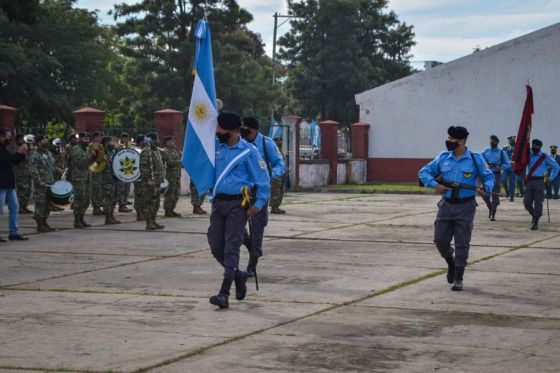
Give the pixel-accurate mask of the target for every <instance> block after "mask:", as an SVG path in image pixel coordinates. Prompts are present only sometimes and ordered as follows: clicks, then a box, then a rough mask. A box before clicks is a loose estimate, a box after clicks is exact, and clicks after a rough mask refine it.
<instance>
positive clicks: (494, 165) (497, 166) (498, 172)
mask: <svg viewBox="0 0 560 373" xmlns="http://www.w3.org/2000/svg"><path fill="white" fill-rule="evenodd" d="M499 143H500V139H499V138H498V136H496V135H492V136H490V147H489V148H486V149H484V151H483V152H482V157H483V158H484V160H485V161H486V163H487V164H488V166H489V167H490V171H492V172H493V173H494V179H495V183H494V189H492V192H493V193H492V194H490V195H488V194H487V195H485V196H484V202H486V206H488V218H489V219H490V220H491V221H495V220H496V211H497V210H498V205H499V204H500V188H501V186H500V181H501V180H502V171H506V170H508V169H510V168H511V163H510V161H509V158H508V156H507V154H506V152H505V151H503V150H502V149H500V148H498V144H499Z"/></svg>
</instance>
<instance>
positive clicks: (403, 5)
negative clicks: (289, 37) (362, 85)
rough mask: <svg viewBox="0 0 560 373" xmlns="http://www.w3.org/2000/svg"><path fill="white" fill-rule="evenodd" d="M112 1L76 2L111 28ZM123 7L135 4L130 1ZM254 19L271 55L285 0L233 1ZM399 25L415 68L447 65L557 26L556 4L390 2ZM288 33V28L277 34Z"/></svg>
mask: <svg viewBox="0 0 560 373" xmlns="http://www.w3.org/2000/svg"><path fill="white" fill-rule="evenodd" d="M120 2H122V1H115V0H78V6H80V7H85V8H88V9H92V10H94V9H98V10H99V11H100V18H101V19H102V21H103V22H104V23H114V21H113V19H112V18H111V17H109V16H107V14H106V13H107V11H108V10H109V9H111V8H112V7H113V4H116V3H120ZM125 2H128V3H134V2H136V1H134V0H126V1H125ZM237 2H238V3H239V4H240V5H241V6H242V7H244V8H245V9H247V10H248V11H249V12H250V13H251V14H253V17H254V20H253V22H251V23H250V24H249V28H250V29H251V30H253V31H255V32H258V33H260V34H261V36H262V39H263V41H264V42H265V43H266V50H267V53H268V54H269V55H270V54H272V53H271V51H272V32H273V30H272V29H273V25H274V23H273V18H272V15H273V14H274V12H279V13H281V14H286V8H287V7H286V3H287V2H286V0H237ZM389 9H390V10H393V11H395V12H396V13H397V14H398V16H399V19H400V20H401V21H403V22H406V23H407V24H412V25H414V31H415V33H416V38H415V40H416V43H417V44H416V46H415V47H414V48H413V49H412V54H413V55H414V56H413V57H412V61H413V62H415V63H414V66H415V67H421V66H422V65H423V63H422V61H427V60H435V61H441V62H448V61H451V60H454V59H456V58H459V57H462V56H464V55H466V54H469V53H472V51H473V49H474V48H476V47H477V46H479V47H480V48H485V47H490V46H492V45H495V44H498V43H501V42H503V41H506V40H509V39H512V38H515V37H517V36H521V35H523V34H526V33H528V32H531V31H535V30H538V29H540V28H543V27H546V26H550V25H552V24H554V23H556V22H559V21H560V0H495V1H489V0H389ZM288 30H289V23H286V24H284V25H283V26H282V27H280V28H279V30H278V32H279V34H281V33H283V32H286V31H288Z"/></svg>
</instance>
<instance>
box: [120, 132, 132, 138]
mask: <svg viewBox="0 0 560 373" xmlns="http://www.w3.org/2000/svg"><path fill="white" fill-rule="evenodd" d="M119 137H127V138H128V137H130V135H129V134H128V133H127V132H121V135H120V136H119Z"/></svg>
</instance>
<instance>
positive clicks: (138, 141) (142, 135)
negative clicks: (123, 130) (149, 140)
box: [136, 133, 146, 144]
mask: <svg viewBox="0 0 560 373" xmlns="http://www.w3.org/2000/svg"><path fill="white" fill-rule="evenodd" d="M145 137H146V136H145V135H144V134H143V133H140V134H138V135H136V143H137V144H140V143H141V142H142V141H144V138H145Z"/></svg>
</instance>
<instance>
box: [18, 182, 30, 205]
mask: <svg viewBox="0 0 560 373" xmlns="http://www.w3.org/2000/svg"><path fill="white" fill-rule="evenodd" d="M31 183H32V180H31V176H29V177H26V178H17V179H16V193H17V199H18V203H19V207H20V208H22V207H25V206H27V205H28V204H29V200H30V199H31V190H32V186H31Z"/></svg>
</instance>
